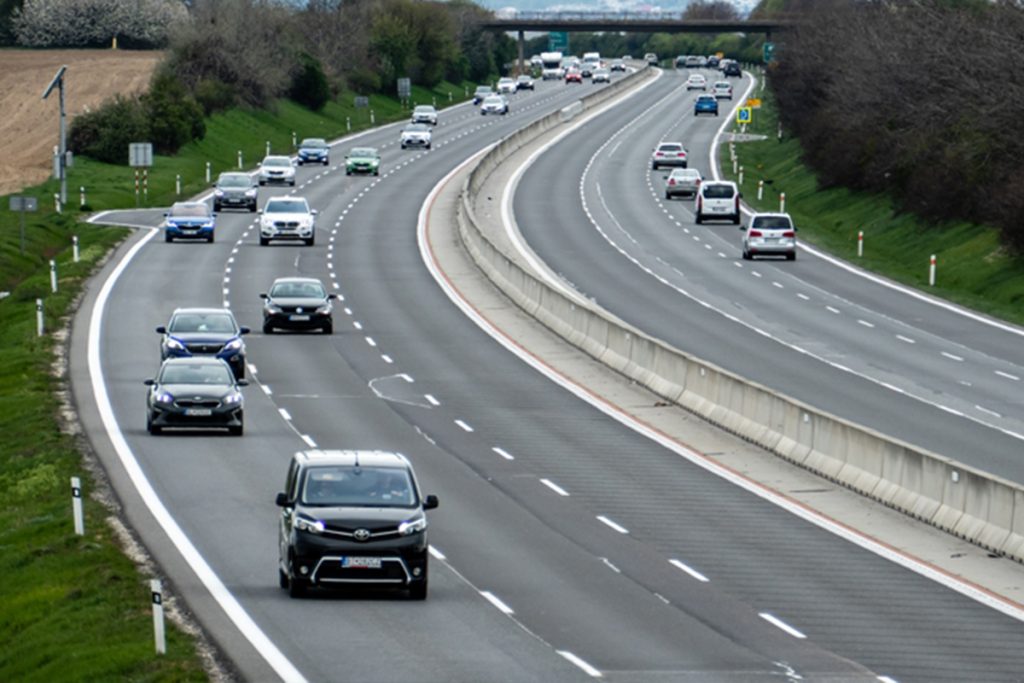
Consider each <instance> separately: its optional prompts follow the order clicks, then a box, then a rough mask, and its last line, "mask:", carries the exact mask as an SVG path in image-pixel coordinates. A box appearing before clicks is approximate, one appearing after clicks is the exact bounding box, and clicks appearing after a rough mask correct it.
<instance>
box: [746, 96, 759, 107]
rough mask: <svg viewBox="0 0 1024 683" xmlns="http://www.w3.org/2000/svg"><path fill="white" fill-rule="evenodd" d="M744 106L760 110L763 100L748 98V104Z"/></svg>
mask: <svg viewBox="0 0 1024 683" xmlns="http://www.w3.org/2000/svg"><path fill="white" fill-rule="evenodd" d="M744 106H745V107H750V108H751V109H760V108H761V100H760V99H759V98H757V97H748V98H747V102H746V104H745V105H744Z"/></svg>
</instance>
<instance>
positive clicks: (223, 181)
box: [217, 173, 252, 188]
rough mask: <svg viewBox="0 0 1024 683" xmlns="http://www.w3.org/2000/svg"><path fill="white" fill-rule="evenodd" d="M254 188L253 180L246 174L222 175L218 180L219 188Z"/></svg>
mask: <svg viewBox="0 0 1024 683" xmlns="http://www.w3.org/2000/svg"><path fill="white" fill-rule="evenodd" d="M250 186H252V179H251V178H250V177H249V176H247V175H245V174H244V173H232V174H231V175H222V176H221V177H220V178H218V179H217V187H232V188H233V187H250Z"/></svg>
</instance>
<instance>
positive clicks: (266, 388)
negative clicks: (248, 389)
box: [260, 384, 274, 396]
mask: <svg viewBox="0 0 1024 683" xmlns="http://www.w3.org/2000/svg"><path fill="white" fill-rule="evenodd" d="M260 389H262V390H263V393H264V394H266V395H267V396H270V395H271V394H273V393H274V392H273V391H271V390H270V385H269V384H261V385H260Z"/></svg>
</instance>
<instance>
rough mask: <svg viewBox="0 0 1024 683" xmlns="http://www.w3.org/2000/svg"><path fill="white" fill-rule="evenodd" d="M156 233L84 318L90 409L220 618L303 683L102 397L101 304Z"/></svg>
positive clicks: (284, 674) (122, 265) (281, 672)
mask: <svg viewBox="0 0 1024 683" xmlns="http://www.w3.org/2000/svg"><path fill="white" fill-rule="evenodd" d="M158 232H159V230H158V229H156V228H151V229H150V233H149V234H148V235H147V236H146V237H143V238H142V239H141V240H139V242H138V243H136V244H135V246H133V247H132V248H131V249H129V250H128V252H127V253H126V254H125V255H124V256H123V257H122V258H121V261H120V262H119V263H118V264H117V266H116V267H115V268H114V270H113V271H111V273H110V275H109V276H108V277H107V279H106V281H105V282H104V283H103V286H102V287H101V288H100V292H99V294H98V295H97V297H96V304H95V305H94V307H93V309H92V313H91V314H90V318H89V341H88V365H89V375H90V378H91V381H92V390H93V396H94V397H95V399H96V409H97V410H98V411H99V414H100V419H101V420H102V422H103V428H104V429H105V430H106V432H107V436H108V437H109V438H110V442H111V444H112V445H113V447H114V451H115V452H116V453H117V457H118V459H119V460H120V461H121V465H122V466H123V467H124V468H125V471H126V473H127V474H128V477H129V479H131V482H132V484H133V485H134V486H135V489H136V491H137V492H138V494H139V497H140V498H142V501H143V503H144V504H145V505H146V507H147V508H148V509H149V511H150V514H152V515H153V517H154V519H155V520H156V522H157V523H158V524H159V525H160V527H161V528H162V529H163V530H164V533H166V534H167V536H168V538H169V539H170V540H171V543H173V544H174V547H175V549H177V551H178V552H179V553H180V554H181V556H182V558H183V559H184V560H185V561H186V562H187V563H188V565H189V567H191V569H192V571H193V572H195V574H196V576H197V577H198V578H199V580H200V581H201V582H202V584H203V587H204V588H206V590H207V591H209V593H210V595H211V596H212V597H213V599H214V600H216V601H217V604H218V605H220V607H221V609H222V610H224V613H225V615H226V616H227V617H228V618H229V619H230V620H231V622H232V623H233V624H234V625H235V627H236V628H237V629H238V630H239V632H240V633H241V634H242V635H243V636H244V637H245V639H246V640H248V641H249V643H250V644H251V645H252V646H253V648H254V649H255V650H256V651H257V652H258V653H259V654H260V656H262V657H263V659H264V660H265V661H266V662H267V664H269V665H270V667H271V668H272V669H273V670H274V672H275V673H276V674H277V675H278V676H280V677H281V678H282V679H283V680H285V681H288V682H289V683H291V682H294V683H305V681H306V678H305V677H304V676H303V675H302V674H301V673H300V672H299V670H298V669H296V668H295V666H294V665H293V664H292V663H291V662H290V661H289V660H288V658H287V657H285V656H284V653H282V652H281V651H280V650H279V649H278V648H277V646H276V645H274V643H273V641H271V640H270V638H268V637H267V635H266V634H265V633H264V632H263V630H262V629H261V628H260V627H259V626H258V625H257V624H256V622H255V621H253V619H252V617H250V616H249V614H248V612H246V611H245V608H243V607H242V605H241V603H239V602H238V600H237V599H236V598H235V596H234V595H233V594H232V593H231V591H229V590H228V589H227V586H225V585H224V583H223V582H222V581H221V580H220V577H218V576H217V574H216V573H215V572H214V571H213V568H212V567H211V566H210V565H209V563H207V561H206V559H205V558H204V557H203V556H202V555H201V554H200V553H199V550H198V549H196V547H195V546H194V545H193V544H192V541H190V540H189V538H188V536H187V535H186V534H185V532H184V531H183V530H182V529H181V527H180V526H178V523H177V522H176V521H175V519H174V517H173V516H171V513H170V511H169V510H168V509H167V508H166V507H165V506H164V504H163V502H162V501H161V500H160V497H159V496H158V495H157V493H156V491H155V490H154V489H153V486H152V484H151V483H150V482H149V479H147V478H146V475H145V473H144V472H143V471H142V467H141V466H140V465H139V462H138V460H137V459H136V458H135V454H134V453H133V452H132V450H131V447H130V446H129V445H128V442H127V440H126V439H125V438H124V434H122V433H121V429H120V426H119V425H118V424H117V419H116V418H115V417H114V409H113V406H111V404H110V396H109V394H108V392H107V385H106V382H105V380H104V377H103V364H102V361H101V358H100V341H101V339H102V329H101V328H102V323H103V313H104V311H105V310H106V306H107V301H108V299H109V298H110V293H111V292H112V291H113V288H114V284H115V283H116V282H117V280H118V278H120V276H121V274H122V273H123V272H124V270H125V269H126V268H127V267H128V264H129V263H130V262H131V260H132V259H133V258H134V257H135V255H136V254H137V253H138V252H139V250H140V249H142V247H143V246H145V244H146V243H147V242H149V241H150V240H151V239H152V238H153V237H154V236H155V235H156V234H157V233H158Z"/></svg>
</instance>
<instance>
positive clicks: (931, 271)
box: [928, 254, 935, 287]
mask: <svg viewBox="0 0 1024 683" xmlns="http://www.w3.org/2000/svg"><path fill="white" fill-rule="evenodd" d="M928 286H929V287H934V286H935V254H932V256H931V258H930V259H928Z"/></svg>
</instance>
